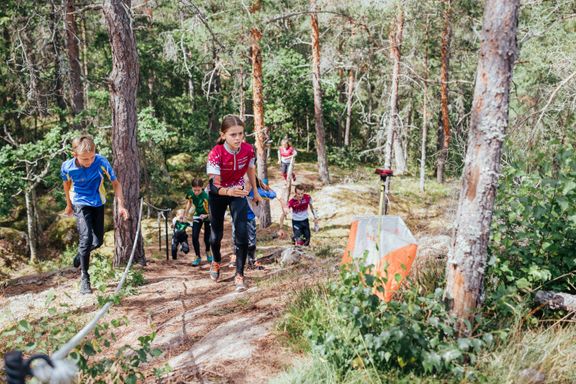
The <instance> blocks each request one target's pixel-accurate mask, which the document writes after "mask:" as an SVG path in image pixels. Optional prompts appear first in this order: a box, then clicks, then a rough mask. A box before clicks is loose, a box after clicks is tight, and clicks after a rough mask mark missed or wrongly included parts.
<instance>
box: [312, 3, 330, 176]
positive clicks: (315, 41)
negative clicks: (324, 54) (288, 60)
mask: <svg viewBox="0 0 576 384" xmlns="http://www.w3.org/2000/svg"><path fill="white" fill-rule="evenodd" d="M310 11H311V13H310V25H311V30H312V86H313V88H314V121H315V123H316V153H317V155H318V173H319V174H320V181H321V182H322V183H323V184H329V183H330V175H329V173H328V157H327V156H326V144H325V136H326V133H325V130H324V118H323V116H322V87H321V85H320V34H319V32H318V16H317V15H316V13H315V12H316V0H310Z"/></svg>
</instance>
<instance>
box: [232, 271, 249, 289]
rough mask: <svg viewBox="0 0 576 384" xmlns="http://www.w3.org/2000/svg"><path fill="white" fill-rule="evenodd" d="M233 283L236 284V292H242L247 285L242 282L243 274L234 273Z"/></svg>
mask: <svg viewBox="0 0 576 384" xmlns="http://www.w3.org/2000/svg"><path fill="white" fill-rule="evenodd" d="M234 285H235V286H236V292H244V291H245V290H246V289H247V288H248V287H247V286H246V283H245V282H244V276H242V275H236V277H235V278H234Z"/></svg>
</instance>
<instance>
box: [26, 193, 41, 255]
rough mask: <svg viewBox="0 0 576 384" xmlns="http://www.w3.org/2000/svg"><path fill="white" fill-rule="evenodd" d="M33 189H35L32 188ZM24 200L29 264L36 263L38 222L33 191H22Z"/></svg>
mask: <svg viewBox="0 0 576 384" xmlns="http://www.w3.org/2000/svg"><path fill="white" fill-rule="evenodd" d="M34 188H35V187H34ZM24 200H25V202H26V224H27V232H28V247H29V248H30V262H31V263H35V262H36V261H38V234H39V232H38V222H37V220H36V219H37V214H36V209H37V202H36V199H35V194H34V190H33V189H30V188H26V189H25V190H24Z"/></svg>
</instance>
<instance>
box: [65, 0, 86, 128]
mask: <svg viewBox="0 0 576 384" xmlns="http://www.w3.org/2000/svg"><path fill="white" fill-rule="evenodd" d="M64 2H65V12H66V16H65V18H64V25H65V27H66V54H67V56H68V66H69V69H68V79H69V81H70V104H71V107H72V115H73V116H77V115H79V114H80V113H81V112H82V111H83V110H84V89H83V88H82V69H81V67H80V47H79V44H78V40H79V38H78V26H77V24H76V16H75V13H74V12H75V6H74V0H64ZM72 126H73V127H74V129H77V130H81V129H82V128H83V125H82V124H80V123H74V124H73V125H72Z"/></svg>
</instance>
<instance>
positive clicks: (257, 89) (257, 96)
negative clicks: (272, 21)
mask: <svg viewBox="0 0 576 384" xmlns="http://www.w3.org/2000/svg"><path fill="white" fill-rule="evenodd" d="M260 7H261V2H260V0H256V1H255V2H254V3H253V4H252V8H251V10H250V12H251V13H253V14H254V13H256V12H258V11H259V10H260ZM250 35H251V36H252V49H251V51H252V98H253V99H254V102H253V108H254V133H255V135H254V136H255V138H256V167H257V172H258V178H259V179H260V180H264V179H268V165H267V164H266V162H267V156H266V141H267V140H268V138H267V135H266V132H265V127H264V96H263V91H262V90H263V85H262V51H261V49H260V40H261V39H262V32H260V30H259V29H258V28H257V27H255V26H254V27H253V28H252V29H251V30H250ZM262 208H263V210H264V213H263V214H262V216H261V217H260V224H261V225H262V227H264V228H266V227H269V226H270V224H272V217H271V215H270V201H269V200H264V202H263V206H262Z"/></svg>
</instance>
